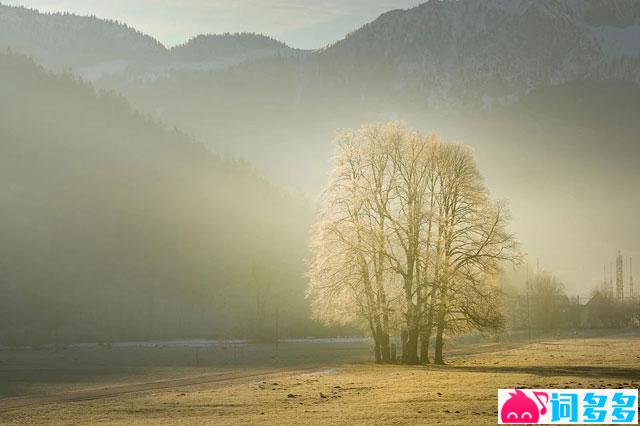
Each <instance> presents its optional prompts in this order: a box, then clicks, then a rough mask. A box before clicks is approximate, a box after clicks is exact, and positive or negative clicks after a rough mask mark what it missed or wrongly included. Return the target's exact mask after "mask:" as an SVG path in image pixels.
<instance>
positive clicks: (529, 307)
mask: <svg viewBox="0 0 640 426" xmlns="http://www.w3.org/2000/svg"><path fill="white" fill-rule="evenodd" d="M526 285H527V329H528V332H529V340H531V305H530V303H529V262H527V281H526Z"/></svg>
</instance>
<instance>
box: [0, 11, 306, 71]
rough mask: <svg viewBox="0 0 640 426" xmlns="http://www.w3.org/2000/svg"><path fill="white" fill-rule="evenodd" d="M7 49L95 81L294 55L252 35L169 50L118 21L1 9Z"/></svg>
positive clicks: (1, 39)
mask: <svg viewBox="0 0 640 426" xmlns="http://www.w3.org/2000/svg"><path fill="white" fill-rule="evenodd" d="M7 48H9V49H11V50H13V51H16V52H19V53H23V54H26V55H29V56H31V57H32V58H34V59H35V60H36V61H37V62H38V63H40V64H41V65H43V66H45V67H46V68H48V69H50V70H53V71H61V70H65V69H71V70H72V71H73V72H74V73H75V74H77V75H79V76H81V77H83V78H84V79H87V80H91V81H93V80H98V79H101V78H108V77H111V76H118V78H122V79H155V78H158V77H159V76H164V75H166V73H168V72H171V71H175V70H182V69H187V70H197V71H203V70H217V69H224V68H228V67H229V66H231V65H236V64H239V63H243V62H247V61H251V60H255V59H257V58H264V57H268V56H274V55H287V54H290V53H291V52H294V49H291V48H289V47H288V46H286V45H285V44H283V43H280V42H278V41H276V40H273V39H271V38H269V37H266V36H262V35H258V34H252V33H242V34H223V35H200V36H197V37H194V38H193V39H191V40H190V41H188V42H187V43H185V44H183V45H180V46H175V47H173V48H171V49H167V48H166V47H165V46H163V45H162V44H161V43H160V42H159V41H157V40H156V39H154V38H153V37H150V36H148V35H145V34H142V33H141V32H139V31H137V30H135V29H133V28H131V27H129V26H127V25H126V24H124V23H119V22H117V21H111V20H103V19H98V18H96V17H94V16H88V17H87V16H78V15H74V14H69V13H63V14H61V13H54V14H46V13H40V12H38V11H36V10H31V9H26V8H24V7H11V6H4V5H2V4H0V50H5V49H7Z"/></svg>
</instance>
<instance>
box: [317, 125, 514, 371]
mask: <svg viewBox="0 0 640 426" xmlns="http://www.w3.org/2000/svg"><path fill="white" fill-rule="evenodd" d="M508 220H509V215H508V213H507V211H506V210H505V207H504V205H503V204H502V203H496V202H493V201H491V199H490V198H489V194H488V191H487V189H486V187H485V186H484V184H483V182H482V179H481V176H480V173H479V171H478V168H477V166H476V162H475V159H474V156H473V153H472V151H471V150H470V149H469V148H468V147H466V146H464V145H461V144H457V143H444V142H442V141H441V140H440V139H439V138H438V137H437V136H435V135H429V136H425V135H422V134H420V133H417V132H415V131H413V130H411V129H409V128H407V127H405V126H404V125H403V124H400V123H387V124H375V125H369V126H363V127H361V128H360V129H359V130H355V131H345V132H343V133H341V134H340V135H339V136H338V138H337V141H336V148H335V156H334V158H333V170H332V173H331V177H330V180H329V183H328V185H327V188H326V191H325V193H324V197H323V200H322V208H321V211H320V213H319V217H318V220H317V222H316V225H315V227H314V233H313V241H312V246H311V249H312V258H311V260H310V265H309V277H310V284H309V288H308V290H307V293H308V295H309V297H310V299H311V301H312V308H313V312H314V314H315V316H316V318H318V319H321V320H324V321H325V322H327V323H358V324H360V325H361V326H362V327H363V328H364V329H365V330H368V331H369V333H370V334H371V336H372V337H373V340H374V343H375V359H376V362H390V361H393V359H392V358H393V357H392V356H391V350H390V344H389V340H390V335H392V334H396V335H401V336H402V341H403V343H402V361H403V362H405V363H409V364H415V363H419V362H422V363H427V362H429V361H430V360H429V345H430V341H431V338H432V336H434V337H435V348H434V352H435V354H434V362H435V363H443V361H444V358H443V346H444V336H445V334H453V333H461V332H467V331H470V330H500V329H502V328H503V326H504V323H505V316H504V310H503V307H502V301H501V297H500V291H499V289H498V288H497V286H496V279H497V276H498V273H499V271H500V270H501V267H502V266H503V265H504V264H505V263H507V262H517V261H518V259H519V254H518V250H517V245H516V241H515V239H514V238H513V236H512V235H511V234H510V233H509V232H507V230H506V225H507V223H508Z"/></svg>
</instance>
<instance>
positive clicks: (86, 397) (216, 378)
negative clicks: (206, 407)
mask: <svg viewBox="0 0 640 426" xmlns="http://www.w3.org/2000/svg"><path fill="white" fill-rule="evenodd" d="M315 370H318V368H307V369H300V370H286V369H282V368H280V369H269V370H231V371H226V372H223V373H217V374H208V375H205V376H197V377H185V378H182V379H171V380H158V381H153V382H146V383H132V384H128V385H119V386H111V387H103V388H94V389H83V390H79V391H73V392H65V393H62V394H59V395H48V396H24V397H15V398H5V399H0V412H2V411H5V410H10V409H14V408H24V407H33V406H40V405H47V404H55V403H60V402H79V401H90V400H94V399H101V398H111V397H116V396H121V395H125V394H130V393H134V392H147V391H157V390H162V389H174V388H179V387H185V386H194V385H201V384H208V383H223V382H229V381H234V380H238V379H248V378H257V377H263V376H269V375H273V374H281V373H291V374H297V373H308V372H312V371H315Z"/></svg>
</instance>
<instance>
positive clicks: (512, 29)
mask: <svg viewBox="0 0 640 426" xmlns="http://www.w3.org/2000/svg"><path fill="white" fill-rule="evenodd" d="M319 61H320V62H321V67H322V73H323V74H325V75H331V76H333V77H335V78H336V79H338V80H339V81H340V82H341V83H347V84H349V85H354V84H355V85H359V86H361V87H362V88H363V89H364V88H373V87H382V88H385V89H387V92H397V91H400V92H402V93H404V94H412V96H415V97H420V98H422V99H423V100H424V101H425V102H428V103H429V102H430V103H432V104H442V103H446V104H451V103H455V102H459V101H460V99H464V100H471V101H475V102H477V103H479V104H480V105H481V106H491V103H496V102H498V103H507V102H510V101H513V100H514V99H515V98H517V97H518V96H521V95H522V94H525V93H527V92H528V91H530V90H531V89H534V88H536V87H543V86H548V85H557V84H563V83H566V82H570V81H576V80H608V81H611V80H622V81H628V82H635V83H639V82H640V4H639V3H638V2H636V1H633V0H615V1H609V2H603V1H601V0H586V1H578V0H563V1H561V0H486V1H473V0H460V1H428V2H426V3H424V4H422V5H420V6H418V7H416V8H413V9H409V10H405V11H393V12H389V13H386V14H384V15H382V16H380V17H379V18H378V19H376V20H375V21H373V22H371V23H370V24H367V25H365V26H364V27H363V28H361V29H359V30H357V31H354V32H353V33H352V34H350V35H349V36H347V37H346V38H345V39H344V40H342V41H339V42H337V43H336V44H334V45H333V46H330V47H329V48H327V49H326V50H325V51H323V52H322V53H321V54H320V59H319Z"/></svg>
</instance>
